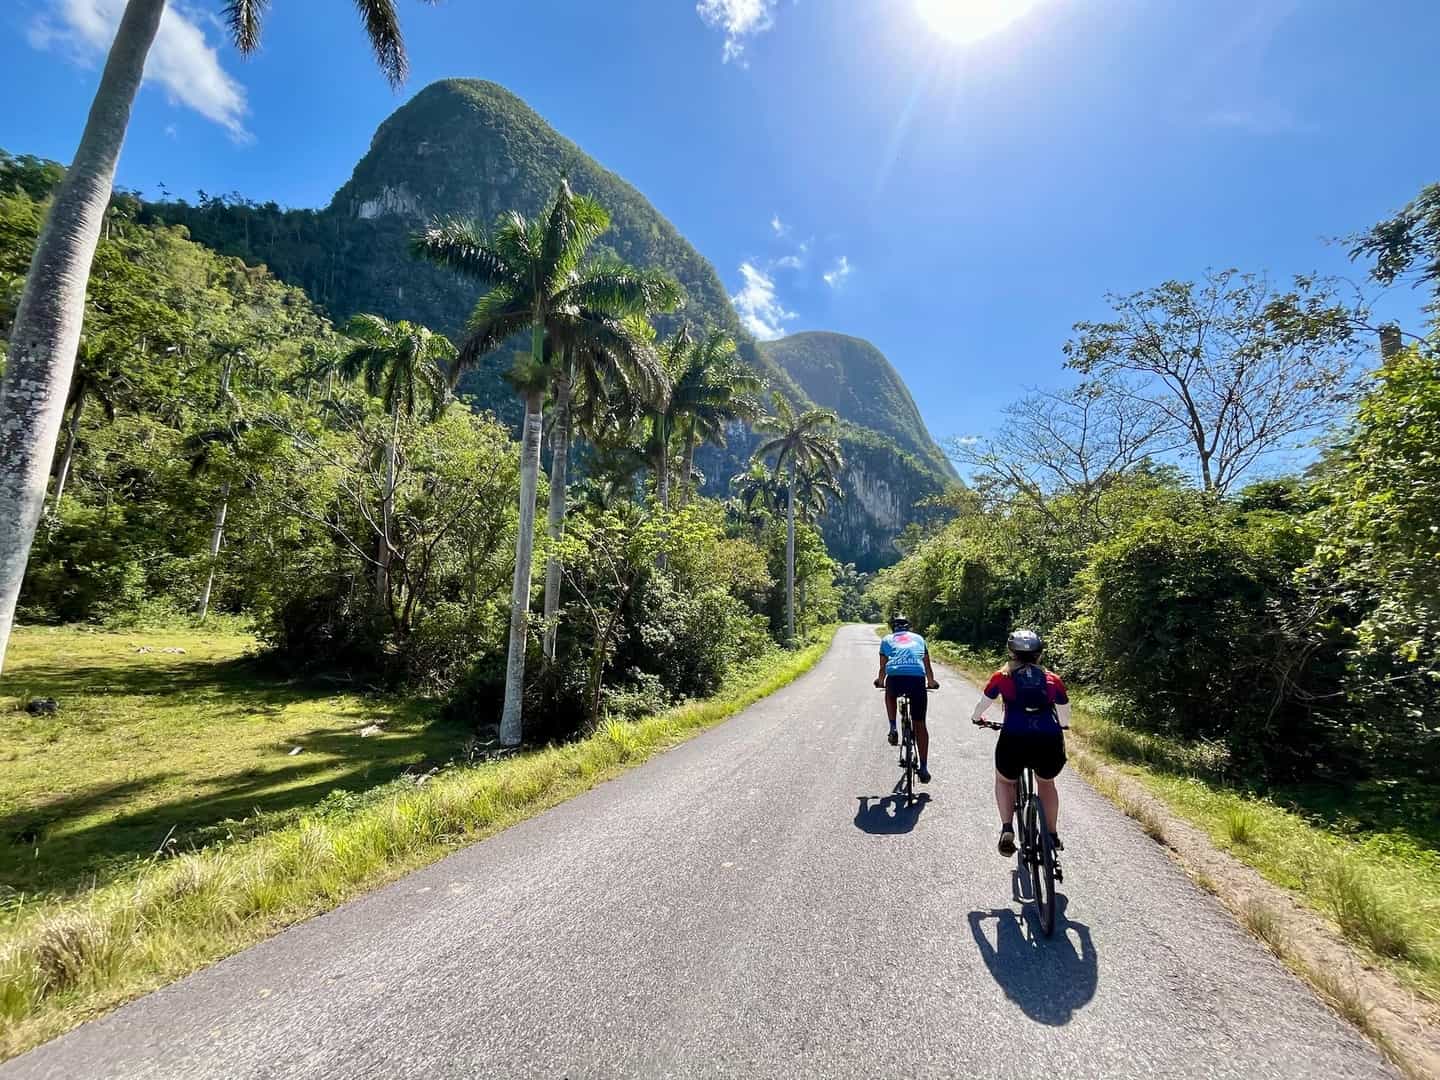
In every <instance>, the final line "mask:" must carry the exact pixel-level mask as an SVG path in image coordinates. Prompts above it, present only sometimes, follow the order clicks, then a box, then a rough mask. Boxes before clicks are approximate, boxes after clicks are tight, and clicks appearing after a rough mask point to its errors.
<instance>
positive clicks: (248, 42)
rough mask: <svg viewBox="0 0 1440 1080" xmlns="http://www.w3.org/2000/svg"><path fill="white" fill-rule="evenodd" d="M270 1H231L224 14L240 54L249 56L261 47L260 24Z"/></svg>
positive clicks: (232, 39) (231, 36) (223, 16)
mask: <svg viewBox="0 0 1440 1080" xmlns="http://www.w3.org/2000/svg"><path fill="white" fill-rule="evenodd" d="M269 6H270V0H229V3H227V4H226V5H225V7H224V10H223V12H222V16H221V17H222V18H224V20H225V25H226V26H227V27H228V28H229V30H230V40H231V41H233V42H234V43H235V48H236V50H237V51H238V52H240V53H242V54H244V55H247V56H248V55H249V54H250V53H252V52H254V51H255V50H256V49H258V48H259V47H260V22H261V18H262V17H263V15H264V13H265V9H266V8H267V7H269Z"/></svg>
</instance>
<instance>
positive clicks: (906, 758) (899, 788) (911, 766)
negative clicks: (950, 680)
mask: <svg viewBox="0 0 1440 1080" xmlns="http://www.w3.org/2000/svg"><path fill="white" fill-rule="evenodd" d="M880 689H881V690H884V689H885V687H883V686H882V687H880ZM925 692H926V693H927V694H928V693H932V692H933V691H931V690H928V689H927V690H926V691H925ZM895 705H896V708H897V709H898V710H899V711H898V713H897V714H896V719H897V720H898V722H899V727H900V768H902V769H904V770H905V771H904V773H902V774H901V776H900V782H899V783H898V784H896V785H895V794H896V795H903V796H905V805H906V806H909V805H910V804H911V803H913V802H914V801H915V774H916V773H917V772H919V771H920V753H919V751H918V750H917V749H916V748H915V725H914V724H913V723H911V721H910V699H909V698H908V697H907V696H906V695H904V694H900V695H899V696H898V697H897V698H896V701H895Z"/></svg>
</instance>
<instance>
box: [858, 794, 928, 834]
mask: <svg viewBox="0 0 1440 1080" xmlns="http://www.w3.org/2000/svg"><path fill="white" fill-rule="evenodd" d="M856 798H857V799H858V800H859V802H860V805H859V806H858V807H857V808H856V810H855V827H856V828H857V829H859V830H860V831H861V832H867V833H874V834H875V835H877V836H893V835H895V834H896V833H907V832H909V831H910V830H911V829H913V828H915V823H916V822H917V821H919V820H920V812H921V811H922V810H924V809H925V806H926V804H927V803H929V801H930V793H929V792H927V791H922V792H920V794H919V795H916V796H915V798H914V799H913V800H911V801H910V804H909V805H908V806H907V805H906V802H905V796H904V795H901V794H900V793H899V792H894V793H892V794H890V795H857V796H856Z"/></svg>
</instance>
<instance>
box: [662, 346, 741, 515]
mask: <svg viewBox="0 0 1440 1080" xmlns="http://www.w3.org/2000/svg"><path fill="white" fill-rule="evenodd" d="M761 385H762V384H761V382H760V379H759V377H758V376H757V375H756V374H755V373H754V372H753V371H751V370H750V368H749V367H748V366H747V365H746V364H745V363H743V362H742V361H741V360H740V359H739V357H738V356H737V355H736V353H735V342H734V340H733V339H732V338H731V337H730V335H729V334H726V333H725V332H724V331H721V330H712V331H711V332H710V333H709V334H707V335H706V336H705V337H704V339H703V340H700V341H697V342H695V343H694V344H693V345H692V346H691V347H690V349H689V351H688V353H687V355H686V357H685V362H684V364H683V367H682V369H681V371H680V372H679V373H678V374H676V375H675V376H674V388H673V390H672V391H671V395H670V410H669V412H670V416H671V417H672V418H673V420H672V424H673V426H674V427H675V429H676V433H677V435H678V436H679V438H680V441H681V446H682V447H683V449H682V452H681V458H680V501H681V503H682V505H683V504H684V503H686V502H688V501H689V499H690V495H691V493H692V490H693V488H694V483H693V475H694V469H695V448H696V446H697V445H699V444H701V443H708V444H710V445H712V446H724V445H725V430H726V428H727V427H728V426H729V425H730V424H732V423H735V422H736V421H739V420H754V419H755V418H756V417H758V416H759V415H760V402H759V401H758V399H757V398H756V397H755V395H757V394H758V393H759V392H760V388H761Z"/></svg>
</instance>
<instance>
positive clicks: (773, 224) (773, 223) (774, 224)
mask: <svg viewBox="0 0 1440 1080" xmlns="http://www.w3.org/2000/svg"><path fill="white" fill-rule="evenodd" d="M770 228H772V229H774V230H775V235H776V236H784V235H785V234H786V233H788V232H789V231H790V226H789V225H786V224H785V223H784V222H783V221H781V220H780V215H779V214H776V215H775V216H774V217H772V218H771V219H770Z"/></svg>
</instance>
